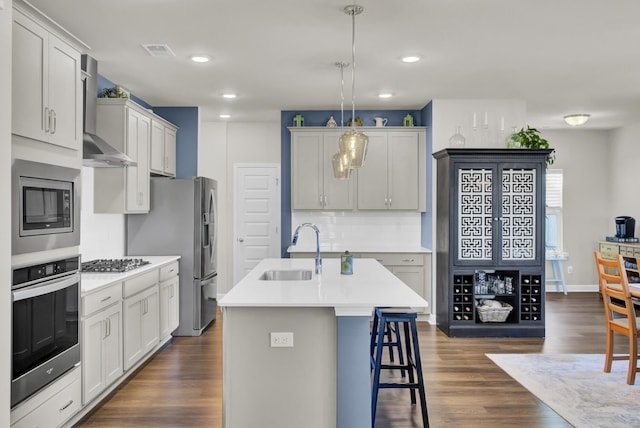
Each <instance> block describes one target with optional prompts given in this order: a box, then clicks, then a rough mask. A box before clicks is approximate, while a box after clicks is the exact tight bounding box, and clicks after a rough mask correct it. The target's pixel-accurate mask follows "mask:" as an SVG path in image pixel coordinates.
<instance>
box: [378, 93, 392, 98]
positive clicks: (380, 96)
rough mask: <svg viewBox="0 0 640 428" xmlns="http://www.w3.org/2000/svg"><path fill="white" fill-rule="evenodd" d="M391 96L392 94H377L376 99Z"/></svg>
mask: <svg viewBox="0 0 640 428" xmlns="http://www.w3.org/2000/svg"><path fill="white" fill-rule="evenodd" d="M392 96H393V94H389V93H384V94H378V98H391V97H392Z"/></svg>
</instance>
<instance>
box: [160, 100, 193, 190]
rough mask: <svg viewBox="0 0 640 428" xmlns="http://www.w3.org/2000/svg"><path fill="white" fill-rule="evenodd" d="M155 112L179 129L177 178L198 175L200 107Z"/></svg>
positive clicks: (161, 108)
mask: <svg viewBox="0 0 640 428" xmlns="http://www.w3.org/2000/svg"><path fill="white" fill-rule="evenodd" d="M153 112H154V113H155V114H157V115H158V116H160V117H162V118H164V119H166V120H168V121H169V122H171V123H173V124H174V125H176V126H177V127H178V132H177V135H176V178H185V177H195V176H196V175H198V126H199V123H198V122H199V121H198V117H199V113H198V107H153Z"/></svg>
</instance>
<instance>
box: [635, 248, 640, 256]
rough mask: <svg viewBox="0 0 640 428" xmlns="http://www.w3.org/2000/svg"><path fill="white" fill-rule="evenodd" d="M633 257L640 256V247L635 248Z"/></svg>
mask: <svg viewBox="0 0 640 428" xmlns="http://www.w3.org/2000/svg"><path fill="white" fill-rule="evenodd" d="M633 257H640V248H634V249H633Z"/></svg>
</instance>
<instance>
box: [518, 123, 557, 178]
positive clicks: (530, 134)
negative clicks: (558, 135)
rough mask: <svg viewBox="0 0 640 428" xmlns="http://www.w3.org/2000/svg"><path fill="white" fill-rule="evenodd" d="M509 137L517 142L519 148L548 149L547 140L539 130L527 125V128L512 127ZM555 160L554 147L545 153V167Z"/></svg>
mask: <svg viewBox="0 0 640 428" xmlns="http://www.w3.org/2000/svg"><path fill="white" fill-rule="evenodd" d="M509 138H510V139H511V140H512V141H514V142H517V143H519V147H520V148H525V149H548V148H549V142H548V141H547V140H545V139H544V138H542V137H541V136H540V131H538V130H537V129H536V128H532V127H531V126H529V125H527V129H524V128H521V129H520V130H519V131H516V130H515V129H514V131H513V134H511V135H510V136H509ZM555 161H556V154H555V149H552V152H551V153H549V154H548V155H547V158H546V162H547V168H548V167H549V166H551V165H553V163H554V162H555Z"/></svg>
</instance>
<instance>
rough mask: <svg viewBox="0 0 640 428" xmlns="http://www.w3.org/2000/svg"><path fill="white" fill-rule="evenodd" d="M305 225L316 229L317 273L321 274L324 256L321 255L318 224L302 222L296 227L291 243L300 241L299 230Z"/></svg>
mask: <svg viewBox="0 0 640 428" xmlns="http://www.w3.org/2000/svg"><path fill="white" fill-rule="evenodd" d="M303 227H310V228H312V229H313V230H315V231H316V275H319V274H321V273H322V258H321V257H320V229H318V226H316V225H315V224H311V223H302V224H301V225H300V226H298V227H297V228H296V231H295V233H294V234H293V239H292V240H291V245H296V244H297V243H298V232H300V229H302V228H303Z"/></svg>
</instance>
